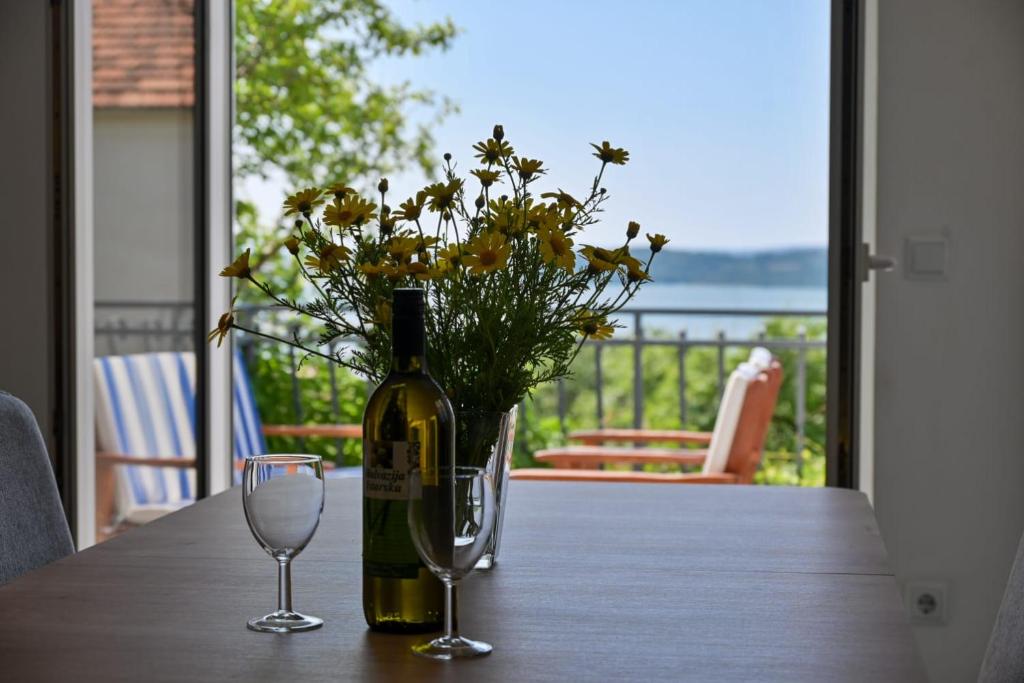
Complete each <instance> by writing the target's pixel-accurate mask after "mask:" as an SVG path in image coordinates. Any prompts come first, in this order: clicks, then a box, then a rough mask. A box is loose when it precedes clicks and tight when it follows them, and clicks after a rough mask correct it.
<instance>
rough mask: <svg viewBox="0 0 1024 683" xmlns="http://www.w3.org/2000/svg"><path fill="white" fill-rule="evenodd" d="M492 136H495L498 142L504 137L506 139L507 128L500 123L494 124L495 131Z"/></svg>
mask: <svg viewBox="0 0 1024 683" xmlns="http://www.w3.org/2000/svg"><path fill="white" fill-rule="evenodd" d="M491 137H493V138H494V139H495V140H497V141H498V142H501V141H502V140H503V139H505V129H504V128H502V127H501V124H500V123H499V124H497V125H495V126H494V132H493V133H491Z"/></svg>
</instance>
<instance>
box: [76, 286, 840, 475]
mask: <svg viewBox="0 0 1024 683" xmlns="http://www.w3.org/2000/svg"><path fill="white" fill-rule="evenodd" d="M191 316H192V312H191V308H190V305H189V304H187V303H181V302H173V301H165V302H142V301H107V302H101V303H97V306H96V320H97V325H96V352H97V355H118V354H125V353H137V352H145V351H161V350H185V349H188V348H190V345H191V334H192V331H191V329H192V320H191ZM239 316H240V322H242V324H243V325H245V326H246V327H249V328H251V329H254V330H257V331H268V332H270V331H273V332H275V333H277V334H281V333H282V332H283V333H286V334H288V335H292V334H299V335H302V334H303V328H301V327H300V326H298V325H297V323H296V322H295V321H294V320H292V319H289V318H288V317H287V316H286V314H285V313H284V312H282V311H280V310H278V309H275V308H273V307H269V306H250V307H244V308H242V309H241V310H240V312H239ZM619 320H620V322H621V323H622V324H623V326H624V329H622V330H619V331H618V333H617V334H616V336H615V337H614V338H613V339H610V340H606V341H589V342H587V344H586V345H585V347H584V349H583V351H582V352H581V354H580V356H579V357H578V358H577V360H576V363H575V365H574V367H573V370H574V375H573V377H572V378H570V379H568V380H563V381H560V382H557V383H555V384H553V385H549V386H546V387H543V388H541V389H540V390H539V391H537V392H536V393H535V394H534V395H533V396H532V397H531V398H529V399H527V400H526V401H524V402H523V404H522V405H521V406H520V420H519V425H518V433H517V437H516V451H515V455H514V462H513V466H515V467H525V466H532V465H534V464H535V461H534V460H533V455H532V454H533V453H534V452H536V451H538V450H540V449H543V448H550V447H553V446H559V445H563V444H565V443H566V440H567V436H568V434H569V433H570V432H572V431H573V430H578V429H594V428H606V427H634V428H647V429H688V430H700V431H710V430H711V429H712V427H713V425H714V420H715V416H716V411H717V407H718V401H719V398H720V397H721V392H722V390H723V387H724V385H725V380H726V379H727V377H728V375H729V373H730V372H731V371H732V370H733V369H734V368H735V366H736V365H738V364H739V363H740V362H741V361H742V360H744V359H745V358H746V356H747V354H748V352H749V350H750V348H752V347H754V346H764V347H766V348H768V349H769V350H771V351H772V353H773V354H774V355H776V356H777V357H778V358H779V359H780V360H781V362H782V365H783V367H784V369H785V380H784V383H783V385H782V388H781V391H780V395H779V401H778V405H777V406H776V409H775V413H774V415H773V418H772V422H771V427H770V429H769V433H768V437H767V440H766V446H765V451H764V454H763V459H762V464H761V469H760V471H759V472H758V474H757V476H756V478H755V481H756V482H757V483H760V484H774V485H802V486H822V485H824V435H825V412H824V411H825V312H824V311H819V310H749V309H738V308H716V309H704V308H700V309H695V308H689V309H662V308H630V309H625V310H623V311H622V312H621V314H620V316H619ZM235 342H236V343H237V344H238V348H239V351H240V352H241V355H242V357H243V358H244V360H245V363H246V369H247V370H248V372H249V375H250V377H251V380H252V385H253V390H254V394H255V401H256V405H257V408H258V410H259V412H260V415H261V417H262V419H263V421H264V422H265V423H274V424H295V425H299V424H341V423H359V422H360V420H361V418H362V412H363V406H364V403H365V400H366V397H367V395H368V393H369V391H370V390H371V389H372V387H371V386H369V385H368V384H367V382H365V381H364V380H362V379H360V378H358V377H356V376H354V375H352V374H351V373H350V372H348V371H347V370H345V369H342V368H338V367H336V366H334V365H332V364H330V363H327V362H326V361H323V360H322V359H319V358H303V357H302V354H301V352H299V351H296V350H295V349H294V348H292V347H290V346H287V345H284V344H280V343H277V342H273V341H270V340H267V339H265V338H262V337H258V336H255V335H245V334H242V333H239V334H238V335H237V336H236V337H235ZM268 447H269V448H270V450H271V451H276V452H288V451H300V452H312V453H317V454H320V455H323V456H324V457H325V458H327V459H328V460H331V461H333V462H335V463H336V464H337V465H338V466H353V465H359V464H360V463H361V461H362V454H361V449H360V444H359V443H358V442H357V441H355V440H351V439H349V440H346V439H325V438H321V437H314V438H297V437H271V438H270V439H269V443H268ZM646 467H647V468H648V469H651V470H655V471H673V470H674V469H677V468H675V467H674V466H652V465H648V466H646Z"/></svg>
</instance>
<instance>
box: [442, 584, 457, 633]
mask: <svg viewBox="0 0 1024 683" xmlns="http://www.w3.org/2000/svg"><path fill="white" fill-rule="evenodd" d="M444 635H445V637H446V638H448V639H449V640H454V639H455V638H458V637H459V636H458V634H457V633H456V632H455V584H454V583H452V582H450V581H445V583H444Z"/></svg>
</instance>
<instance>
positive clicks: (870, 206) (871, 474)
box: [857, 0, 878, 502]
mask: <svg viewBox="0 0 1024 683" xmlns="http://www.w3.org/2000/svg"><path fill="white" fill-rule="evenodd" d="M862 27H863V33H862V41H863V43H862V47H861V55H862V65H861V68H862V71H861V73H862V82H861V83H862V85H861V88H862V90H861V138H860V139H861V198H860V199H861V211H860V215H861V240H862V241H863V242H864V244H865V245H867V250H868V252H869V253H875V245H876V244H877V240H876V235H877V226H876V219H877V195H878V178H877V168H878V0H864V8H863V23H862ZM866 272H867V273H868V279H867V280H865V282H864V284H863V285H862V287H861V306H860V318H861V319H860V396H859V407H858V410H857V413H858V420H859V425H858V430H859V438H858V440H857V443H858V445H859V450H858V458H859V459H858V469H859V473H858V478H857V480H858V485H859V487H860V490H861V491H863V492H864V493H865V494H867V496H868V499H869V500H871V501H872V502H873V501H874V494H875V298H876V290H877V285H876V282H875V278H876V276H875V275H874V274H873V273H872V272H871V271H870V270H867V271H866Z"/></svg>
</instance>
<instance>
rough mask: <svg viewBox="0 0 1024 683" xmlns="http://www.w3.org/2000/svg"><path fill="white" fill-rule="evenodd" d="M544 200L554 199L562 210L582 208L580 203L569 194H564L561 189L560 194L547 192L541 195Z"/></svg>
mask: <svg viewBox="0 0 1024 683" xmlns="http://www.w3.org/2000/svg"><path fill="white" fill-rule="evenodd" d="M541 198H542V199H554V200H555V201H556V202H557V203H558V207H559V208H560V209H574V208H576V207H578V206H580V203H579V202H578V201H577V200H576V198H575V197H573V196H572V195H571V194H569V193H568V192H563V191H562V189H561V188H559V189H558V192H545V193H544V194H542V195H541Z"/></svg>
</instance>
